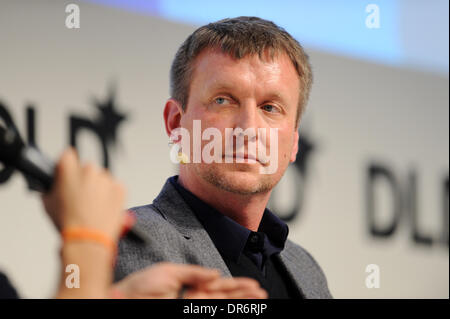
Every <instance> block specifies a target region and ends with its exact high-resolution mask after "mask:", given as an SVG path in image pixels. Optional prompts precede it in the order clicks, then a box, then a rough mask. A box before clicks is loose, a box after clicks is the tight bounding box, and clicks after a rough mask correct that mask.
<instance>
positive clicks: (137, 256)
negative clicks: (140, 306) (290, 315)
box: [115, 180, 332, 298]
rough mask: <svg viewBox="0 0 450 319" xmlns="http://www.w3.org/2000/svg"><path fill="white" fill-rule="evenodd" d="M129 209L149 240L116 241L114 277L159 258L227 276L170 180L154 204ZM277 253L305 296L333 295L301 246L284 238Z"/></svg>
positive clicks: (140, 267)
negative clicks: (281, 249) (283, 245)
mask: <svg viewBox="0 0 450 319" xmlns="http://www.w3.org/2000/svg"><path fill="white" fill-rule="evenodd" d="M131 210H132V211H134V213H135V214H136V216H137V223H139V225H140V226H141V228H142V229H143V230H145V231H146V232H147V235H148V239H149V243H147V244H143V243H140V242H138V241H136V240H133V239H132V238H128V237H125V238H123V239H122V240H121V241H120V242H119V251H118V257H117V264H116V269H115V280H116V281H118V280H121V279H122V278H124V277H125V276H127V275H128V274H130V273H132V272H135V271H137V270H140V269H142V268H145V267H147V266H149V265H152V264H154V263H157V262H161V261H170V262H174V263H182V264H197V265H201V266H204V267H209V268H216V269H219V270H220V271H221V272H222V274H223V275H224V276H231V273H230V271H229V269H228V267H227V266H226V264H225V262H224V261H223V259H222V257H221V255H220V253H219V252H218V250H217V249H216V247H215V246H214V243H213V242H212V240H211V238H210V237H209V235H208V233H207V232H206V230H205V229H204V228H203V226H202V224H201V223H200V222H199V220H198V219H197V218H196V216H195V214H194V213H193V212H192V210H191V209H190V208H189V206H188V205H187V204H186V202H185V201H184V200H183V198H182V197H181V196H180V194H179V193H178V192H177V190H176V189H175V188H174V187H173V185H172V184H171V183H170V182H169V180H167V181H166V183H165V185H164V187H163V189H162V190H161V192H160V194H159V195H158V196H157V197H156V198H155V200H154V201H153V204H150V205H145V206H140V207H135V208H132V209H131ZM278 258H280V259H281V262H282V264H283V265H284V266H285V268H286V270H287V272H288V274H289V275H290V276H291V278H292V280H293V281H294V282H295V284H296V286H297V288H298V289H299V290H300V292H301V293H302V295H303V296H304V298H332V296H331V294H330V291H329V290H328V285H327V281H326V278H325V275H324V273H323V271H322V269H321V268H320V266H319V265H318V264H317V262H316V261H315V260H314V258H313V257H312V256H311V255H310V254H309V253H308V252H307V251H306V250H305V249H303V248H302V247H300V246H299V245H297V244H294V243H293V242H292V241H290V240H287V242H286V245H285V248H284V250H283V251H282V252H281V253H280V254H279V256H278Z"/></svg>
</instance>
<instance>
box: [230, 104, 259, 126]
mask: <svg viewBox="0 0 450 319" xmlns="http://www.w3.org/2000/svg"><path fill="white" fill-rule="evenodd" d="M236 117H237V118H236V122H235V128H237V127H240V128H242V129H243V130H246V129H248V128H254V129H255V130H256V129H257V128H258V108H257V105H256V102H254V101H252V100H249V101H246V102H245V103H243V104H242V105H241V107H240V109H239V112H238V113H237V114H236Z"/></svg>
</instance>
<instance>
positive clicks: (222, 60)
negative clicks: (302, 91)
mask: <svg viewBox="0 0 450 319" xmlns="http://www.w3.org/2000/svg"><path fill="white" fill-rule="evenodd" d="M192 84H194V86H198V85H201V87H202V88H203V89H213V88H215V87H217V86H230V87H234V88H235V89H236V88H241V89H245V88H248V86H255V85H256V86H258V87H261V88H262V89H268V88H270V89H274V90H278V91H280V92H278V93H283V91H292V90H293V91H294V92H295V95H296V96H297V95H298V92H299V86H300V81H299V76H298V73H297V70H296V69H295V67H294V65H293V63H292V61H291V60H290V59H289V57H288V55H287V54H286V53H284V52H278V53H276V54H274V55H273V56H271V55H270V53H269V52H268V51H266V52H264V54H262V55H261V56H259V55H257V54H254V55H247V56H245V57H243V58H241V59H237V58H234V57H232V56H231V55H230V54H227V53H224V52H223V51H221V50H220V49H210V48H208V49H205V50H203V51H202V52H201V53H200V54H199V55H198V56H197V57H196V58H195V60H194V62H193V64H192V73H191V85H192ZM285 93H286V92H285Z"/></svg>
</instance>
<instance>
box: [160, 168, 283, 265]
mask: <svg viewBox="0 0 450 319" xmlns="http://www.w3.org/2000/svg"><path fill="white" fill-rule="evenodd" d="M169 181H170V182H171V184H172V185H173V186H174V187H175V189H176V190H177V191H178V192H179V194H180V195H181V197H182V198H183V199H184V200H185V201H186V203H187V204H188V206H189V207H190V208H191V209H192V210H193V212H194V214H195V215H196V216H197V218H198V219H199V221H200V222H201V223H202V225H203V227H204V228H205V230H206V232H207V233H208V235H209V237H210V238H211V240H212V241H213V243H214V245H215V246H216V248H217V249H218V250H219V252H220V253H221V255H222V256H225V257H227V258H230V259H232V260H234V261H238V260H239V257H240V256H241V254H242V252H243V250H244V248H245V245H246V243H247V240H248V238H249V236H250V234H251V233H252V232H251V231H250V230H249V229H247V228H245V227H244V226H241V225H240V224H238V223H237V222H235V221H234V220H232V219H231V218H229V217H228V216H225V215H223V214H222V213H220V212H219V211H218V210H216V209H215V208H214V207H212V206H210V205H208V204H207V203H205V202H203V201H202V200H201V199H199V198H198V197H197V196H195V195H194V194H193V193H191V192H190V191H188V190H187V189H186V188H184V187H183V186H182V185H181V184H179V183H178V176H173V177H171V178H170V179H169ZM258 232H262V233H264V234H265V235H266V236H265V239H264V254H265V255H266V256H271V255H272V254H275V253H279V252H281V251H282V250H283V249H284V244H285V242H286V239H287V236H288V233H289V229H288V226H287V225H286V223H284V222H283V221H282V220H281V219H279V218H278V217H277V216H275V215H274V214H273V213H272V212H271V211H270V210H269V209H267V208H266V209H265V210H264V214H263V217H262V219H261V223H260V225H259V228H258Z"/></svg>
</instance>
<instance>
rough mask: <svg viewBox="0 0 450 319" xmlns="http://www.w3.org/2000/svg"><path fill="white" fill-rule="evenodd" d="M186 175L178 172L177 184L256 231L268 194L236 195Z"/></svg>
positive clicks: (196, 177) (181, 171)
mask: <svg viewBox="0 0 450 319" xmlns="http://www.w3.org/2000/svg"><path fill="white" fill-rule="evenodd" d="M186 175H187V174H186V173H185V172H183V170H180V175H179V177H178V182H179V183H180V184H181V185H182V186H183V187H184V188H186V189H187V190H189V191H190V192H191V193H193V194H194V195H195V196H197V197H198V198H200V199H201V200H202V201H204V202H205V203H207V204H208V205H210V206H212V207H214V208H215V209H217V210H218V211H219V212H220V213H222V214H223V215H225V216H228V217H229V218H231V219H233V220H234V221H235V222H237V223H238V224H240V225H241V226H244V227H245V228H247V229H249V230H251V231H257V230H258V227H259V224H260V222H261V219H262V216H263V214H264V210H265V208H266V205H267V202H268V201H269V197H270V192H266V193H258V194H251V195H242V194H236V193H232V192H229V191H226V190H223V189H221V188H218V187H217V186H215V185H212V184H210V183H209V182H207V181H204V180H203V179H201V178H199V177H198V176H195V177H194V176H192V177H191V176H189V178H188V177H187V176H186Z"/></svg>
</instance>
